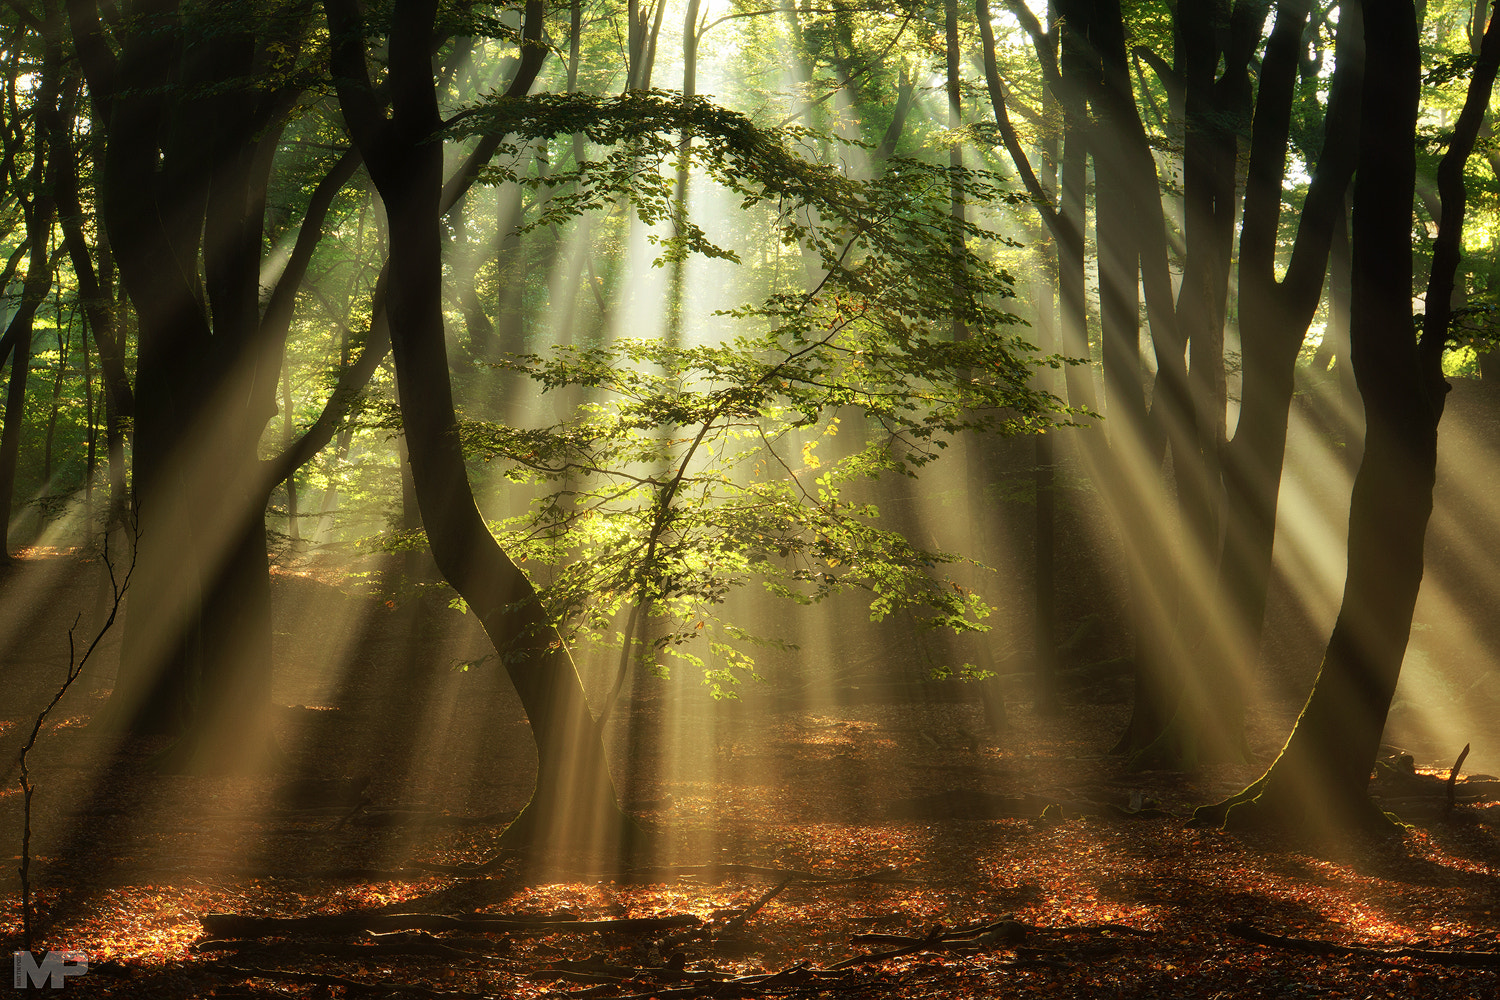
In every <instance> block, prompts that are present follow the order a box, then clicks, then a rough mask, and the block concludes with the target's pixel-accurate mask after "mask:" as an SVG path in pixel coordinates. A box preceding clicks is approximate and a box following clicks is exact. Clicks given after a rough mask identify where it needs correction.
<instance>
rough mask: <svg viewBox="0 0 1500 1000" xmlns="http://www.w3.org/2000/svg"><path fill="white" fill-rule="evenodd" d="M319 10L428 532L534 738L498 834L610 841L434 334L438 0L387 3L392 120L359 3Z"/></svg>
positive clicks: (587, 739)
mask: <svg viewBox="0 0 1500 1000" xmlns="http://www.w3.org/2000/svg"><path fill="white" fill-rule="evenodd" d="M325 9H326V10H327V13H328V20H329V29H330V34H331V36H332V37H333V38H334V39H336V40H337V41H336V42H335V44H334V52H333V69H334V73H335V76H336V78H337V79H338V80H339V85H338V87H339V100H340V104H341V106H342V107H343V110H344V115H345V119H346V121H347V123H348V125H349V128H350V131H351V133H352V135H353V136H354V139H355V142H356V143H357V144H358V145H359V147H360V149H361V151H362V152H363V154H364V157H365V161H366V163H368V164H369V166H370V173H371V177H372V178H373V180H374V182H375V186H376V189H377V190H378V191H379V193H380V196H381V199H382V201H384V202H385V206H386V214H387V217H388V219H389V220H390V227H391V228H390V237H391V252H390V270H389V275H390V284H389V294H388V303H389V305H388V310H389V315H390V327H391V344H392V351H393V354H394V356H395V361H396V380H397V389H398V392H399V393H400V397H401V403H402V415H403V417H404V420H405V425H406V435H407V446H408V448H409V449H410V456H411V469H412V478H413V481H414V485H415V488H416V493H417V500H418V503H419V505H420V506H421V509H422V519H423V522H424V524H425V525H426V527H427V536H428V541H429V542H430V544H431V545H432V551H433V555H434V557H435V558H436V559H437V563H438V567H439V569H440V570H441V571H442V573H443V576H444V577H445V578H446V579H447V580H448V581H449V583H451V584H452V585H453V587H454V589H455V590H457V591H458V592H459V594H460V595H461V596H462V597H463V598H464V600H465V601H466V602H467V603H468V605H469V607H470V608H471V609H473V611H474V612H475V614H476V615H477V616H478V618H479V621H480V622H481V623H482V624H483V626H484V628H485V631H486V632H487V633H488V634H489V636H490V639H491V641H492V642H493V643H494V645H495V648H496V650H497V652H499V654H500V659H501V662H503V663H504V664H505V666H506V670H507V673H508V674H509V675H510V678H511V681H512V683H513V684H514V685H515V687H516V691H517V693H518V695H519V696H520V699H521V703H522V705H523V706H524V708H525V710H526V714H527V717H528V719H530V721H531V725H532V731H533V733H534V734H535V737H536V741H537V756H538V766H539V774H538V777H537V789H536V794H535V795H534V796H533V798H532V800H531V802H530V803H529V804H528V805H527V807H526V809H525V810H524V811H523V813H522V816H521V817H520V818H518V819H517V821H516V822H515V823H514V824H512V826H511V827H510V829H509V830H507V832H506V835H505V836H506V839H507V840H509V841H512V842H516V841H521V842H545V843H547V844H548V845H556V844H559V843H568V844H572V845H584V846H596V847H610V846H614V847H618V846H619V842H620V839H621V837H623V836H625V835H626V832H627V831H628V830H631V829H633V827H632V826H631V825H630V824H629V822H628V820H626V819H625V817H624V815H623V814H622V813H621V812H620V810H619V807H618V804H617V802H616V798H615V792H614V784H613V781H612V780H611V778H610V775H609V770H608V767H607V765H606V761H605V756H604V747H603V744H602V742H601V741H600V739H599V733H598V731H597V729H596V727H595V726H594V721H593V717H592V715H591V714H590V712H589V706H588V701H587V699H586V698H585V696H584V692H583V686H582V684H581V683H580V681H579V678H578V673H577V671H576V670H575V669H574V667H573V663H572V660H571V658H570V657H569V656H568V653H567V649H566V647H565V646H564V645H563V644H562V643H561V641H560V640H559V639H558V637H557V633H556V630H555V629H554V628H553V627H552V625H551V623H550V622H549V621H548V619H547V616H546V613H545V611H544V609H543V608H542V607H541V605H540V603H539V601H538V599H537V595H536V591H535V590H534V588H533V587H532V586H531V583H530V581H529V580H528V579H527V578H526V575H525V574H524V573H523V572H521V570H520V568H519V567H518V566H516V564H515V563H514V562H513V561H512V560H511V559H510V558H509V557H508V556H507V555H506V554H505V552H504V551H503V550H502V549H501V548H500V546H499V545H498V544H497V543H496V542H495V540H494V538H493V537H492V536H491V535H490V534H489V530H488V528H487V527H486V526H485V523H484V520H483V518H482V517H481V516H480V514H479V510H478V507H477V506H476V505H475V502H474V496H473V493H472V491H471V488H470V485H469V480H468V473H467V470H466V469H465V466H464V457H463V451H462V447H461V444H460V442H459V437H458V433H457V419H456V417H455V414H454V410H453V398H452V390H451V386H450V382H449V377H448V360H447V355H446V351H445V347H444V335H443V314H442V236H441V231H440V225H439V223H440V219H441V208H442V201H441V198H442V188H443V177H442V146H441V144H440V143H437V142H433V141H431V137H432V136H433V135H434V134H436V132H437V131H438V129H439V127H440V118H439V115H438V107H437V100H436V95H435V93H434V90H433V77H432V68H431V60H430V56H429V52H430V44H429V41H430V38H431V34H432V26H433V21H434V19H435V17H436V14H437V9H436V3H435V2H434V0H398V2H397V3H396V5H395V8H394V11H393V16H392V27H391V37H390V71H389V73H390V75H389V80H390V85H391V89H392V109H393V114H392V115H391V117H390V118H386V117H384V116H383V115H382V114H381V112H380V109H379V108H378V107H377V106H376V105H375V104H374V102H373V100H372V98H371V96H370V90H369V89H368V70H367V68H366V65H365V54H364V51H363V42H362V41H361V39H362V38H363V32H362V31H361V30H360V15H359V10H358V7H357V5H356V4H355V3H354V0H326V3H325ZM357 81H364V85H361V83H359V82H357Z"/></svg>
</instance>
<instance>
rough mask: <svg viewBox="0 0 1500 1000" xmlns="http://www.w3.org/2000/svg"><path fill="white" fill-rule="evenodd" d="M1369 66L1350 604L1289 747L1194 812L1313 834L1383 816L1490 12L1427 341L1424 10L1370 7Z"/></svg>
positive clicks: (1486, 88) (1459, 147)
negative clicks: (1419, 311)
mask: <svg viewBox="0 0 1500 1000" xmlns="http://www.w3.org/2000/svg"><path fill="white" fill-rule="evenodd" d="M1364 26H1365V41H1366V54H1367V58H1368V59H1369V61H1370V64H1371V65H1372V66H1378V67H1379V68H1380V72H1378V73H1370V74H1367V75H1366V78H1365V81H1364V87H1363V98H1362V104H1361V114H1360V137H1359V161H1358V167H1357V171H1356V174H1355V181H1354V211H1353V220H1352V221H1353V237H1352V251H1353V252H1352V258H1353V260H1352V263H1353V281H1352V283H1353V302H1352V315H1351V323H1350V334H1351V340H1352V341H1353V363H1354V374H1355V378H1356V380H1357V382H1358V385H1359V391H1360V395H1361V397H1362V399H1363V400H1364V404H1365V419H1366V431H1365V447H1364V456H1363V458H1362V460H1361V462H1360V466H1359V471H1358V473H1357V474H1356V475H1355V480H1354V491H1353V494H1352V497H1351V501H1350V509H1349V566H1348V575H1347V578H1346V581H1345V585H1344V598H1343V603H1342V605H1341V606H1340V608H1339V615H1338V619H1337V621H1336V622H1335V624H1334V629H1333V635H1332V636H1331V638H1330V639H1329V643H1328V649H1327V651H1326V653H1325V654H1324V658H1323V664H1322V667H1321V669H1320V670H1319V672H1318V678H1317V681H1316V682H1315V684H1314V686H1313V690H1312V693H1311V694H1310V695H1309V697H1308V700H1307V704H1306V705H1305V706H1304V708H1303V710H1302V714H1301V716H1300V717H1299V718H1298V720H1297V725H1296V727H1295V728H1294V729H1293V731H1292V734H1291V736H1290V738H1289V739H1288V740H1287V743H1286V746H1285V747H1284V748H1283V749H1282V751H1281V754H1280V756H1279V757H1277V759H1276V760H1275V762H1273V763H1272V765H1271V767H1270V768H1269V769H1268V770H1267V771H1266V773H1265V774H1264V775H1263V776H1262V777H1261V778H1260V779H1259V780H1257V781H1256V782H1254V783H1253V784H1252V785H1250V787H1249V788H1247V789H1245V791H1243V792H1241V793H1240V794H1239V795H1237V796H1234V797H1233V798H1231V799H1229V800H1228V801H1226V802H1223V803H1219V804H1218V805H1216V806H1211V807H1204V808H1203V809H1200V810H1199V813H1198V815H1197V816H1196V817H1195V819H1196V820H1197V821H1198V822H1200V823H1224V824H1225V825H1229V826H1263V825H1275V826H1279V827H1289V828H1293V829H1298V830H1302V831H1306V832H1311V833H1314V834H1318V833H1324V834H1326V833H1330V832H1334V831H1340V830H1345V829H1348V828H1350V827H1363V828H1373V829H1377V830H1389V829H1390V824H1389V821H1388V820H1387V819H1386V818H1385V817H1384V816H1382V815H1381V814H1380V813H1379V811H1378V810H1377V809H1376V808H1375V807H1374V805H1373V804H1372V803H1371V802H1370V799H1369V795H1368V791H1367V786H1368V784H1369V780H1370V772H1371V769H1372V768H1373V766H1374V762H1375V757H1376V753H1377V751H1378V749H1379V744H1380V737H1381V733H1382V732H1383V730H1384V727H1385V721H1386V714H1387V712H1388V711H1389V709H1390V703H1391V698H1392V696H1393V695H1394V693H1395V690H1396V682H1397V680H1398V679H1399V676H1400V672H1401V662H1402V659H1403V658H1404V655H1405V652H1406V644H1407V640H1408V638H1409V636H1410V631H1411V618H1412V611H1413V609H1414V607H1415V605H1416V599H1417V592H1418V590H1419V588H1420V586H1421V581H1422V570H1423V553H1422V547H1423V541H1424V538H1425V535H1426V529H1427V522H1428V519H1429V517H1430V515H1431V513H1432V491H1433V486H1434V483H1435V481H1436V473H1437V427H1438V421H1439V420H1440V419H1441V417H1442V412H1443V400H1444V394H1445V393H1446V391H1447V388H1448V386H1447V384H1446V383H1445V382H1444V380H1443V374H1442V356H1443V351H1444V349H1445V347H1446V346H1447V339H1448V329H1449V323H1450V319H1451V313H1450V311H1449V298H1448V296H1447V295H1446V294H1445V293H1446V292H1451V289H1452V282H1453V279H1454V274H1455V272H1456V270H1457V265H1458V257H1459V247H1460V235H1461V230H1462V225H1463V211H1464V192H1463V165H1464V161H1465V160H1466V159H1467V157H1468V155H1469V153H1470V151H1471V150H1472V148H1473V143H1474V137H1475V135H1476V134H1477V132H1478V127H1479V123H1480V120H1481V119H1482V115H1483V110H1484V107H1485V106H1486V105H1487V104H1488V102H1489V95H1490V91H1491V89H1492V87H1493V84H1494V80H1495V75H1496V70H1497V68H1500V26H1497V21H1496V20H1495V19H1492V20H1491V22H1490V26H1489V28H1488V29H1487V30H1486V32H1485V38H1484V44H1483V46H1482V49H1481V55H1480V59H1479V61H1478V63H1477V65H1476V66H1475V69H1474V75H1473V77H1472V79H1471V81H1470V87H1469V94H1468V99H1467V101H1466V103H1465V106H1464V110H1463V112H1462V114H1461V115H1460V119H1459V124H1458V126H1457V128H1455V131H1454V136H1453V140H1452V141H1451V143H1450V145H1449V149H1448V152H1447V153H1446V154H1445V155H1444V157H1443V161H1442V163H1441V165H1440V166H1439V178H1440V183H1441V184H1442V185H1443V186H1444V190H1443V211H1442V217H1441V218H1442V221H1441V223H1440V225H1439V234H1438V241H1437V245H1436V247H1435V253H1434V260H1433V267H1432V277H1431V280H1430V281H1429V283H1428V287H1427V299H1426V301H1427V303H1428V308H1427V312H1426V315H1425V316H1424V317H1423V330H1422V337H1421V340H1420V342H1418V341H1417V340H1416V339H1415V338H1413V336H1412V329H1411V319H1410V315H1411V287H1412V251H1411V240H1410V233H1411V223H1412V199H1413V196H1414V194H1415V188H1416V124H1417V113H1418V99H1419V95H1420V87H1421V53H1420V49H1419V46H1418V27H1417V16H1416V10H1415V8H1414V6H1413V5H1412V4H1411V3H1410V2H1406V3H1382V4H1370V5H1368V6H1367V7H1366V8H1365V10H1364Z"/></svg>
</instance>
